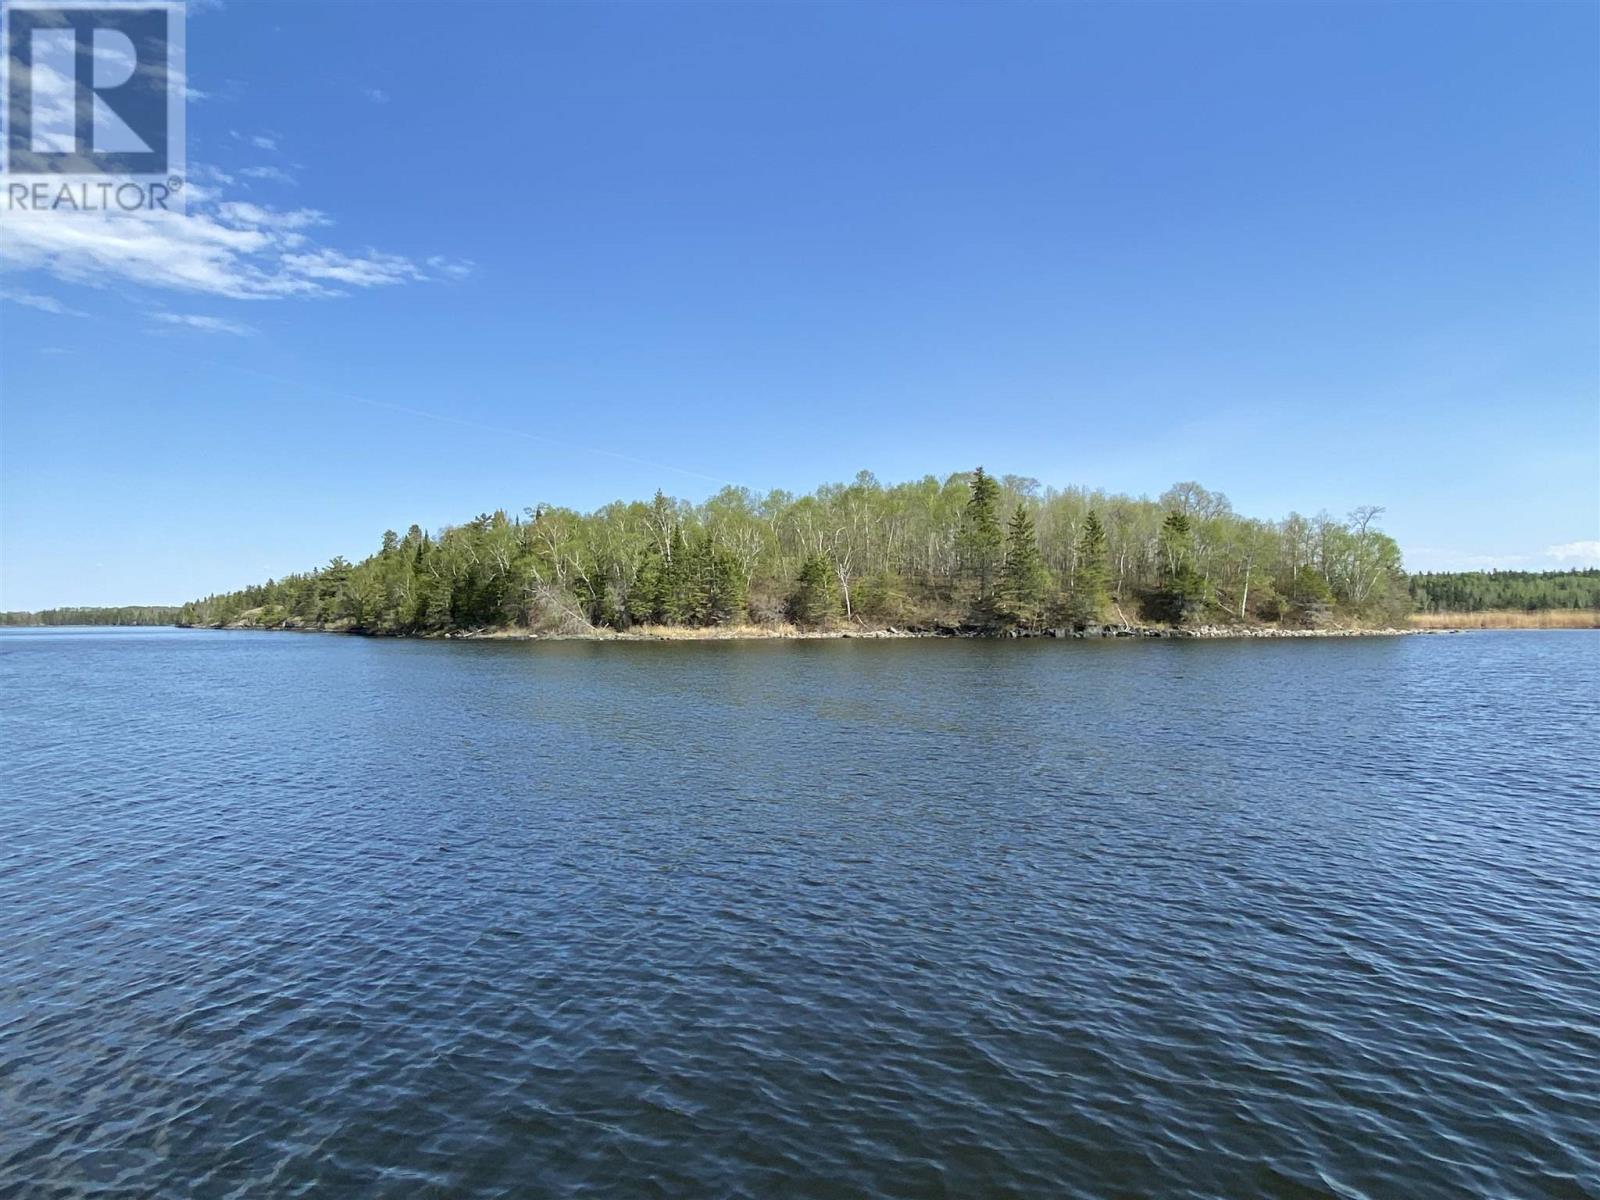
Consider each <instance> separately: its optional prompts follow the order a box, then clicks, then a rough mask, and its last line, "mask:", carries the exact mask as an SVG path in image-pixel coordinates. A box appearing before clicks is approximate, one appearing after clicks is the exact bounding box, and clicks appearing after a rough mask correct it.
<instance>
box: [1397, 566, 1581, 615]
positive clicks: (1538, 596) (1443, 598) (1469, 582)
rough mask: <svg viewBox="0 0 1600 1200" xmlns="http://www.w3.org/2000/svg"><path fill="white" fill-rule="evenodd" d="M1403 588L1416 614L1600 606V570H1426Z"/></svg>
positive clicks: (1538, 610) (1543, 609)
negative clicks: (1418, 612)
mask: <svg viewBox="0 0 1600 1200" xmlns="http://www.w3.org/2000/svg"><path fill="white" fill-rule="evenodd" d="M1407 587H1408V591H1409V592H1410V594H1411V598H1412V600H1413V601H1414V602H1415V605H1416V608H1417V609H1418V611H1420V612H1489V611H1494V610H1502V609H1514V610H1520V611H1522V612H1544V611H1547V610H1550V609H1583V608H1593V609H1600V570H1596V569H1593V568H1590V569H1588V570H1582V571H1427V572H1423V573H1421V574H1417V575H1413V576H1411V577H1410V580H1409V581H1408V585H1407Z"/></svg>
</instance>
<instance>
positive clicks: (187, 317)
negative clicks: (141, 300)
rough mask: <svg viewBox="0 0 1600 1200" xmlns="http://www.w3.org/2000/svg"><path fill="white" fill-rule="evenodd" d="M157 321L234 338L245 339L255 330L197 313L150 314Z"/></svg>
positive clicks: (235, 322)
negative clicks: (226, 334) (224, 334)
mask: <svg viewBox="0 0 1600 1200" xmlns="http://www.w3.org/2000/svg"><path fill="white" fill-rule="evenodd" d="M150 315H151V316H152V317H154V318H155V319H156V320H157V321H161V322H163V323H165V324H167V325H175V326H178V327H180V328H183V329H192V330H195V331H197V332H199V333H228V334H233V335H234V336H235V337H245V336H248V335H249V334H252V333H254V332H255V329H254V328H253V327H251V326H249V325H245V324H243V323H242V322H239V321H229V320H226V319H224V318H222V317H208V316H202V315H200V314H198V313H173V312H158V313H151V314H150Z"/></svg>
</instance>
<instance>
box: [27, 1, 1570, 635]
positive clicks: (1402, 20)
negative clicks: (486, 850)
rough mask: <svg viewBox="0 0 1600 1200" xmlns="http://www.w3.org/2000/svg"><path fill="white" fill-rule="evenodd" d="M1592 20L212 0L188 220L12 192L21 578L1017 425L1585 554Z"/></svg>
mask: <svg viewBox="0 0 1600 1200" xmlns="http://www.w3.org/2000/svg"><path fill="white" fill-rule="evenodd" d="M1597 14H1600V9H1597V8H1596V7H1595V6H1593V5H1588V4H1580V3H1571V4H1538V3H1516V4H1505V5H1495V6H1476V5H1472V4H1457V3H1451V4H1425V3H1411V4H1392V5H1385V4H1361V5H1348V6H1345V5H1337V4H1295V3H1290V4H1261V5H1252V4H1230V5H1221V6H1210V5H1204V4H1182V5H1179V4H1163V5H1155V4H1150V5H1141V4H1119V5H1109V6H1097V5H1083V4H1074V5H1068V4H1059V5H1044V4H1030V5H1013V6H1007V5H977V4H971V5H959V6H940V5H935V4H922V3H919V4H914V5H897V4H891V3H882V2H873V3H844V2H836V3H818V4H761V5H732V4H728V5H720V4H688V5H672V4H666V3H662V4H650V5H644V4H623V5H615V6H612V5H605V4H587V3H586V4H582V5H561V4H525V5H524V4H512V3H494V4H477V3H472V2H470V0H454V2H452V3H448V4H437V5H429V4H422V3H415V2H411V3H383V4H365V3H358V2H352V0H340V2H339V3H316V4H313V3H285V2H281V0H274V2H272V3H265V2H249V0H228V3H226V4H225V5H220V6H219V5H216V4H208V5H207V6H206V8H205V11H203V12H199V13H191V17H190V21H189V30H188V43H189V47H188V49H189V54H188V57H189V76H190V78H189V83H190V86H191V88H192V89H193V91H194V95H193V96H192V98H191V100H190V103H189V109H188V130H189V163H190V167H191V178H192V180H193V183H194V185H195V189H192V191H191V195H192V196H193V197H194V199H193V200H192V201H191V208H190V214H189V216H188V217H187V218H185V219H184V220H183V221H180V222H175V223H174V222H169V223H167V224H166V225H164V226H162V227H160V228H159V229H153V228H144V227H140V226H138V225H136V224H133V223H128V222H124V223H123V224H122V225H120V226H110V225H105V224H100V225H98V226H97V225H90V226H79V227H75V228H76V230H77V231H76V232H75V233H73V234H72V235H71V236H67V235H64V234H62V233H61V232H60V229H59V227H52V228H51V229H41V228H39V227H37V226H29V227H22V226H18V225H17V224H16V223H15V218H13V217H9V216H8V217H5V218H0V293H4V296H5V299H4V300H0V535H3V545H0V554H3V561H0V607H5V608H37V607H44V606H50V605H58V604H69V603H82V604H109V603H134V602H175V601H181V600H184V599H187V598H189V597H192V596H195V595H201V594H204V593H206V592H210V591H218V590H224V589H230V588H234V587H237V586H240V585H243V584H245V583H249V582H254V581H257V580H260V579H262V578H265V577H267V576H274V575H280V574H283V573H285V572H288V571H292V570H298V569H304V568H307V567H310V566H313V565H316V564H318V563H320V562H323V561H325V560H327V559H328V558H329V557H331V556H332V555H334V554H344V555H346V556H348V557H351V558H356V557H360V556H362V555H364V554H366V553H369V552H370V551H371V550H373V549H375V548H376V545H377V542H378V538H379V535H380V533H381V532H382V531H383V530H384V529H385V528H397V529H404V528H405V527H406V526H407V525H409V524H410V523H412V522H418V523H420V524H423V525H424V526H428V527H436V526H438V525H440V524H444V523H449V522H455V521H460V520H464V519H466V518H469V517H471V516H472V515H474V514H475V513H478V512H480V511H484V510H488V509H493V508H495V507H501V506H504V507H507V508H511V509H521V508H522V507H524V506H526V505H529V504H534V503H537V502H553V503H558V504H566V505H571V506H574V507H578V508H590V507H594V506H596V505H598V504H601V503H604V502H606V501H608V500H610V499H613V498H618V497H623V498H633V497H644V496H648V495H649V494H650V493H651V492H652V491H654V489H655V488H657V487H662V488H664V489H666V490H667V491H668V492H670V493H673V494H676V495H681V496H686V497H690V498H693V499H700V498H703V497H704V496H705V495H707V494H709V493H710V492H712V491H714V490H716V489H717V488H718V487H719V486H721V484H722V482H724V481H731V482H736V483H741V484H747V485H749V486H752V487H754V488H756V489H758V490H762V491H764V490H766V489H768V488H771V487H782V488H788V489H793V490H808V489H810V488H812V487H814V486H815V485H816V484H818V483H821V482H824V481H828V480H837V479H843V478H848V477H850V476H852V475H854V474H855V472H856V471H857V470H860V469H862V468H867V469H870V470H873V471H875V472H876V473H877V474H878V476H879V477H880V478H882V479H885V480H897V479H902V478H909V477H915V476H920V475H923V474H926V473H929V472H932V473H936V474H939V475H943V474H945V473H947V472H949V471H953V470H959V469H965V468H969V467H971V466H972V465H974V464H977V463H980V462H981V463H982V464H984V465H985V466H987V467H989V468H990V469H991V470H994V471H997V472H1002V473H1016V474H1022V475H1031V476H1034V477H1037V478H1038V479H1040V480H1042V481H1044V482H1045V483H1048V484H1057V485H1065V484H1090V485H1096V486H1104V487H1107V488H1111V489H1115V490H1119V491H1127V492H1131V493H1134V494H1140V493H1146V494H1150V495H1154V494H1157V493H1159V492H1160V491H1162V490H1163V489H1165V488H1166V487H1167V486H1168V485H1170V484H1171V483H1173V482H1174V481H1177V480H1180V479H1196V480H1199V481H1200V482H1202V483H1204V484H1205V485H1206V486H1207V487H1210V488H1213V489H1218V490H1221V491H1223V492H1225V493H1227V495H1228V496H1229V497H1230V498H1231V499H1232V500H1233V502H1234V505H1235V507H1236V508H1238V509H1239V510H1241V511H1244V512H1248V513H1251V514H1252V515H1257V516H1272V517H1276V516H1282V515H1284V514H1285V513H1287V512H1288V511H1289V510H1291V509H1295V510H1299V511H1301V512H1305V513H1312V512H1316V511H1317V510H1319V509H1327V510H1329V511H1331V512H1334V513H1339V514H1342V513H1343V512H1345V511H1347V510H1348V509H1350V508H1352V507H1354V506H1355V505H1357V504H1364V503H1375V504H1382V505H1384V506H1386V508H1387V512H1386V514H1385V517H1384V519H1383V524H1384V525H1385V527H1386V528H1387V529H1388V530H1389V531H1390V532H1391V533H1393V534H1394V535H1395V536H1396V537H1397V538H1398V539H1399V541H1400V543H1401V546H1402V548H1403V549H1404V551H1405V553H1406V557H1407V562H1408V565H1409V566H1410V567H1412V568H1413V569H1426V568H1445V567H1472V566H1483V565H1500V566H1527V567H1543V566H1555V565H1577V564H1591V563H1594V562H1596V561H1600V374H1597V371H1600V366H1597V364H1600V320H1597V318H1600V294H1597V286H1600V285H1597V279H1600V272H1597V266H1600V233H1597V216H1596V214H1597V212H1600V186H1597V171H1600V117H1597V112H1600V109H1597V106H1596V103H1595V101H1596V96H1597V92H1600V67H1597V51H1596V46H1597V37H1600V16H1597ZM56 219H70V218H56Z"/></svg>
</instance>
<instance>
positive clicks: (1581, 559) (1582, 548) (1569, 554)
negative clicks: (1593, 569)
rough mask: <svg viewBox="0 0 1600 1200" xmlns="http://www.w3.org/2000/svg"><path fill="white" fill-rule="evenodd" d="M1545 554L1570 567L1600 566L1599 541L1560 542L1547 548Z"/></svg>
mask: <svg viewBox="0 0 1600 1200" xmlns="http://www.w3.org/2000/svg"><path fill="white" fill-rule="evenodd" d="M1545 553H1546V554H1547V555H1549V556H1550V557H1551V558H1553V559H1555V560H1556V561H1557V562H1558V563H1566V564H1570V565H1572V566H1600V539H1595V540H1592V541H1580V542H1562V543H1561V544H1560V545H1557V546H1548V547H1546V548H1545Z"/></svg>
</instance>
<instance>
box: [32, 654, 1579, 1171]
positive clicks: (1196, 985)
mask: <svg viewBox="0 0 1600 1200" xmlns="http://www.w3.org/2000/svg"><path fill="white" fill-rule="evenodd" d="M1597 734H1600V636H1596V635H1592V634H1586V633H1581V632H1574V633H1523V632H1517V633H1504V634H1498V633H1483V634H1468V635H1459V636H1448V637H1446V636H1438V637H1413V638H1395V639H1328V640H1317V641H1310V640H1308V641H1283V642H1279V641H1270V642H1268V641H1262V642H1194V643H1184V642H1170V643H1169V642H1162V643H1138V644H1127V643H1113V644H1098V643H1054V642H1045V643H1040V642H993V643H985V642H966V641H961V642H956V641H915V642H837V641H835V642H820V643H753V644H726V643H724V644H677V645H674V644H612V645H597V644H588V643H567V644H510V643H500V644H490V643H442V642H421V641H414V642H413V641H380V640H365V639H358V638H344V637H338V636H329V635H297V634H286V633H249V632H227V633H219V632H202V631H174V630H163V631H143V630H141V631H129V630H95V631H88V630H82V631H60V630H20V631H7V632H4V633H0V761H3V773H0V1195H5V1196H8V1197H9V1196H23V1197H30V1198H31V1197H35V1196H37V1197H55V1196H60V1197H67V1196H81V1195H91V1194H92V1195H97V1196H98V1195H104V1196H129V1197H133V1196H138V1197H151V1196H160V1197H174V1196H180V1197H181V1196H204V1197H211V1196H216V1197H225V1196H251V1197H254V1196H297V1195H316V1196H344V1195H360V1196H364V1197H365V1196H393V1197H408V1198H409V1197H475V1196H504V1195H515V1196H534V1197H542V1196H552V1197H554V1196H578V1195H581V1196H585V1197H602V1196H605V1197H608V1196H619V1197H620V1196H628V1197H632V1196H651V1195H654V1196H675V1197H676V1196H683V1197H736V1196H748V1197H763V1198H765V1197H778V1196H783V1197H818V1198H830V1200H831V1198H834V1197H846V1196H884V1197H925V1196H926V1197H935V1196H952V1197H963V1198H965V1197H990V1196H1038V1197H1051V1198H1056V1197H1079V1196H1082V1197H1090V1196H1092V1197H1129V1198H1132V1197H1154V1196H1160V1197H1197V1198H1198V1197H1205V1198H1217V1200H1221V1198H1228V1200H1238V1198H1241V1197H1254V1196H1273V1197H1302V1196H1304V1197H1317V1196H1327V1197H1346V1198H1348V1197H1371V1198H1373V1200H1378V1198H1389V1197H1403V1198H1406V1200H1424V1198H1428V1197H1440V1198H1449V1200H1459V1198H1461V1197H1469V1196H1484V1197H1543V1196H1552V1197H1555V1196H1561V1197H1571V1196H1578V1197H1582V1196H1588V1197H1593V1196H1597V1195H1600V786H1597V781H1600V737H1597Z"/></svg>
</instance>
